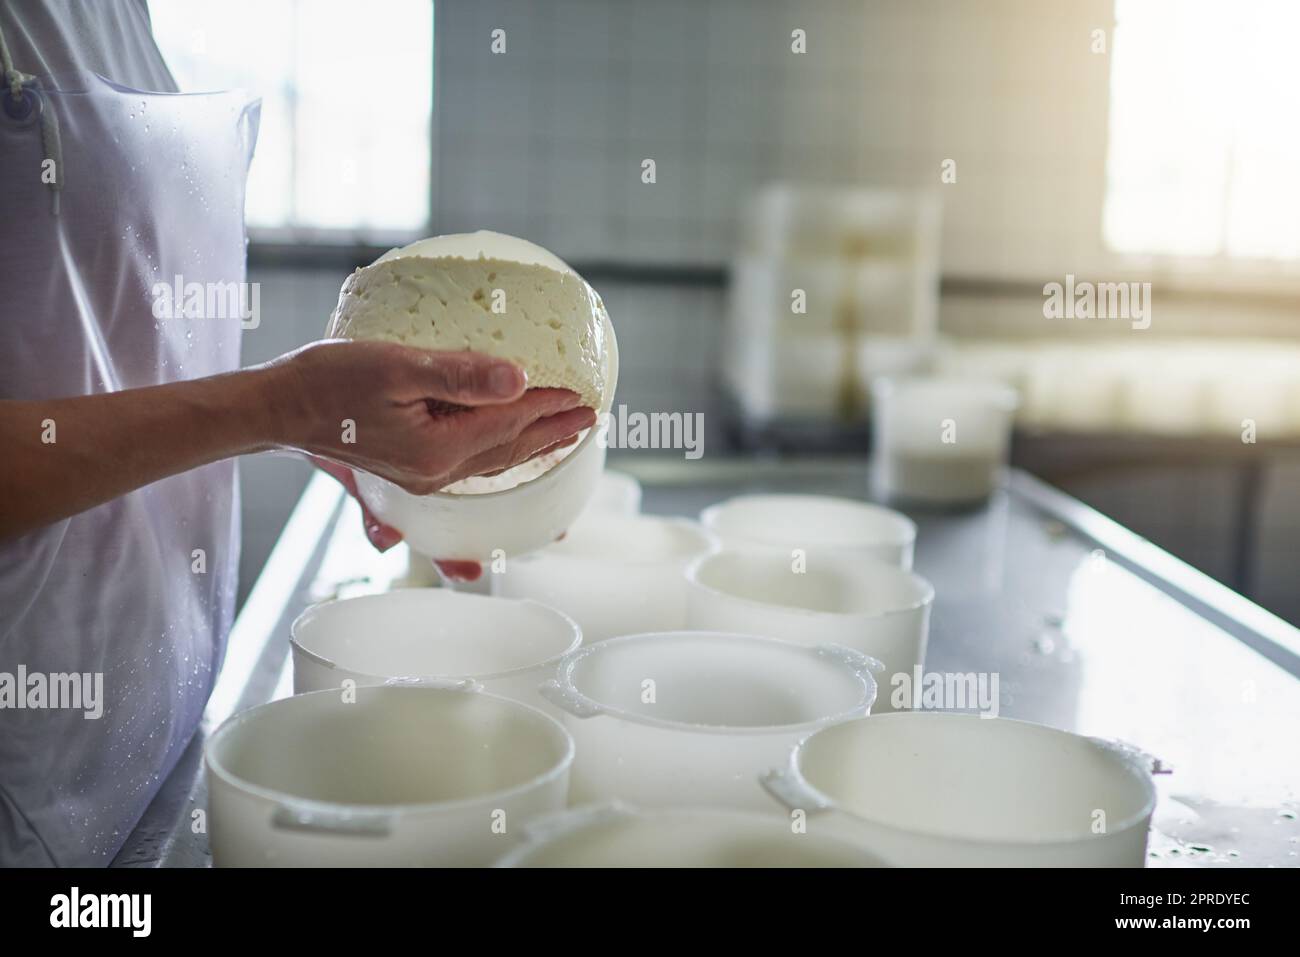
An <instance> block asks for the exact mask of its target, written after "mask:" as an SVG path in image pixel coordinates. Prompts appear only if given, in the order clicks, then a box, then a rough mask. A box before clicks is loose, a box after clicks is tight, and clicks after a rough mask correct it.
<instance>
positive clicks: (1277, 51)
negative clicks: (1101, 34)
mask: <svg viewBox="0 0 1300 957" xmlns="http://www.w3.org/2000/svg"><path fill="white" fill-rule="evenodd" d="M1115 18H1116V28H1115V35H1114V43H1113V49H1112V64H1111V117H1110V147H1109V155H1108V159H1107V186H1106V205H1105V214H1104V225H1103V232H1104V237H1105V241H1106V244H1107V245H1108V246H1109V247H1110V248H1111V249H1113V250H1116V251H1118V252H1124V253H1146V254H1157V255H1161V254H1164V255H1176V256H1190V257H1219V258H1227V259H1254V260H1294V259H1297V258H1300V119H1298V118H1300V57H1297V56H1296V55H1295V50H1294V47H1295V38H1296V37H1297V36H1300V3H1295V2H1292V0H1116V4H1115Z"/></svg>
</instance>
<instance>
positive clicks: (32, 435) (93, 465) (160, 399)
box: [0, 367, 283, 539]
mask: <svg viewBox="0 0 1300 957" xmlns="http://www.w3.org/2000/svg"><path fill="white" fill-rule="evenodd" d="M279 375H280V372H279V371H278V370H277V369H276V368H275V367H258V368H255V369H249V370H246V371H242V372H234V373H230V374H228V375H221V376H212V377H210V378H206V379H195V380H191V381H188V382H176V383H171V384H168V385H161V386H154V387H150V388H144V389H127V390H123V391H121V392H113V393H108V394H105V395H91V396H77V397H74V398H67V399H55V400H52V401H48V402H46V401H35V402H29V401H5V402H0V445H2V446H3V448H4V449H5V458H6V459H7V460H8V461H7V463H6V465H5V467H4V469H3V470H0V501H2V502H3V503H4V504H3V507H0V539H4V538H9V537H12V536H15V535H20V534H23V533H24V532H28V531H31V530H32V529H35V528H39V527H41V526H43V525H48V524H50V523H51V522H55V521H58V520H59V519H63V518H67V517H68V516H70V515H75V514H76V513H78V512H82V511H85V510H86V509H88V508H93V507H94V506H96V505H99V504H101V503H103V502H106V501H108V500H110V499H113V498H116V497H118V496H120V495H124V494H126V493H127V492H130V491H132V490H133V489H137V488H140V487H142V486H144V485H148V484H150V483H151V482H156V481H158V480H159V479H162V478H166V477H167V476H169V475H175V474H177V473H179V472H184V471H187V470H188V469H192V468H197V467H198V466H201V465H207V464H208V463H210V462H215V461H217V460H219V459H223V458H228V457H230V456H232V455H241V454H245V453H249V452H257V451H261V450H263V449H267V448H271V447H273V446H275V445H277V444H279V442H280V441H281V436H280V434H279V433H280V432H281V431H282V429H283V426H282V424H281V415H282V411H283V410H282V409H280V408H278V407H277V404H276V403H277V402H278V401H280V397H279V396H278V395H277V393H278V391H279V390H278V388H277V381H276V380H277V377H278V376H279Z"/></svg>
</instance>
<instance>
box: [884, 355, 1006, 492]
mask: <svg viewBox="0 0 1300 957" xmlns="http://www.w3.org/2000/svg"><path fill="white" fill-rule="evenodd" d="M1018 402H1019V400H1018V398H1017V396H1016V392H1015V390H1014V389H1012V388H1011V387H1010V386H1007V385H1004V384H1002V383H1000V382H982V381H978V380H962V379H944V378H934V379H922V378H899V379H888V378H885V379H877V380H876V381H875V382H873V383H872V390H871V424H872V441H873V443H874V449H873V452H872V479H873V483H874V486H875V491H876V493H877V494H878V495H880V496H881V497H882V498H884V499H886V500H888V501H899V502H916V503H926V504H936V505H970V504H975V503H978V502H981V501H983V500H984V499H987V498H988V497H989V495H990V494H991V493H992V492H993V489H994V488H996V487H997V486H998V485H999V484H1000V482H1001V479H1002V473H1003V471H1004V469H1005V466H1006V463H1007V456H1008V454H1009V451H1010V445H1011V427H1012V421H1013V417H1014V415H1015V411H1016V407H1017V405H1018Z"/></svg>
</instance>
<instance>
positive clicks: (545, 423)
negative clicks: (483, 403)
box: [453, 406, 596, 481]
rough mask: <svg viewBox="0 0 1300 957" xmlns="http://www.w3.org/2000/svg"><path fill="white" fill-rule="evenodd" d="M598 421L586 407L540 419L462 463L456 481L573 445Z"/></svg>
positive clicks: (500, 469)
mask: <svg viewBox="0 0 1300 957" xmlns="http://www.w3.org/2000/svg"><path fill="white" fill-rule="evenodd" d="M595 424H596V413H595V412H593V411H592V410H591V409H589V408H587V407H585V406H582V407H579V408H576V409H567V410H565V411H563V412H559V413H557V414H555V415H552V416H547V417H545V418H541V419H538V420H537V421H535V422H533V423H532V424H531V425H529V426H528V427H527V428H525V429H524V430H523V431H522V432H520V433H519V435H518V436H516V437H515V438H514V439H512V440H510V441H508V442H504V443H502V444H501V445H498V446H496V447H495V448H491V449H487V450H485V451H483V452H481V453H479V454H478V455H475V456H473V457H471V458H469V459H467V460H465V461H464V462H462V463H461V464H460V466H459V467H458V468H457V469H456V470H455V472H454V473H453V475H454V480H455V481H459V480H460V479H462V478H468V477H469V476H471V475H487V474H495V473H498V472H503V471H505V470H506V469H510V468H513V467H514V466H516V465H519V464H520V463H521V462H526V461H528V460H529V459H531V458H535V457H536V456H539V455H545V454H546V453H547V452H550V451H553V450H555V449H557V448H562V447H564V446H565V445H568V444H570V443H571V442H572V441H574V439H575V438H576V437H577V434H578V433H579V432H581V431H582V430H583V429H589V428H591V427H592V426H593V425H595Z"/></svg>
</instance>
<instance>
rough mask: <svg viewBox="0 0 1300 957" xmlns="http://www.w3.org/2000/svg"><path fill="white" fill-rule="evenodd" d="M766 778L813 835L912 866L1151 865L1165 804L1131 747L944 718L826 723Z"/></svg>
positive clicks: (1016, 724) (997, 721)
mask: <svg viewBox="0 0 1300 957" xmlns="http://www.w3.org/2000/svg"><path fill="white" fill-rule="evenodd" d="M763 783H764V786H765V787H766V788H767V789H768V790H769V791H770V792H771V793H772V794H773V796H775V797H776V798H777V800H778V801H780V803H782V804H784V805H785V806H786V807H787V808H790V809H796V808H797V809H802V810H803V811H805V812H806V813H807V815H808V831H809V833H813V834H816V833H820V834H839V835H843V836H846V837H848V838H850V839H852V840H854V841H856V842H858V843H861V844H863V845H864V846H867V847H870V848H872V850H874V851H875V852H876V853H878V854H879V855H880V856H881V857H883V858H884V859H885V860H886V861H888V862H889V863H890V864H893V865H896V866H902V867H914V866H915V867H1142V866H1143V865H1144V864H1145V861H1146V844H1147V827H1148V825H1149V824H1150V822H1151V814H1152V811H1153V810H1154V809H1155V803H1156V790H1155V785H1154V784H1153V783H1152V780H1151V774H1150V767H1149V759H1144V757H1143V756H1140V755H1138V754H1137V752H1135V751H1133V749H1131V748H1126V747H1124V746H1121V745H1116V744H1112V743H1109V742H1104V741H1099V740H1097V739H1094V738H1085V737H1081V736H1079V735H1075V734H1070V733H1068V732H1066V731H1060V730H1057V729H1055V728H1049V727H1046V726H1044V725H1038V724H1031V723H1029V722H1025V721H1012V720H1009V719H1007V718H982V717H980V716H978V715H970V714H944V713H938V712H929V713H926V712H896V713H894V714H886V715H877V716H873V717H871V718H868V719H866V720H861V721H846V722H843V723H841V724H838V725H835V726H834V727H830V728H824V729H822V730H820V731H818V732H816V733H814V734H812V735H809V737H808V738H807V740H805V741H804V742H802V743H801V744H800V745H799V746H798V747H796V748H795V749H794V750H793V751H792V753H791V755H790V756H789V759H788V761H787V762H786V763H785V765H784V766H783V767H782V768H781V769H779V770H775V771H773V772H771V773H770V774H768V775H765V776H764V782H763Z"/></svg>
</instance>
